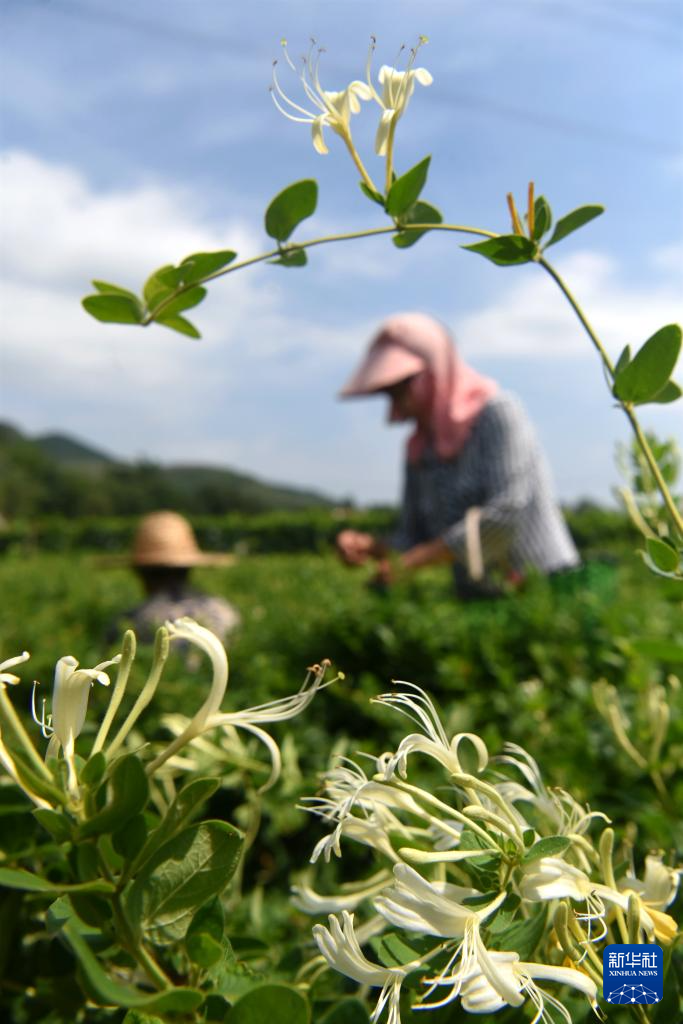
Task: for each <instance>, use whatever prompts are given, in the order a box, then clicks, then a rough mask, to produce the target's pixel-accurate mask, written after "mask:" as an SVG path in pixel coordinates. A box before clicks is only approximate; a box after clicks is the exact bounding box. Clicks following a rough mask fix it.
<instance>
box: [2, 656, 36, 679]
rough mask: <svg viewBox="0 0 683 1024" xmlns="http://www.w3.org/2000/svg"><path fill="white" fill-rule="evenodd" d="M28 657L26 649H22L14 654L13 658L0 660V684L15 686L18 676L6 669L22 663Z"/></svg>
mask: <svg viewBox="0 0 683 1024" xmlns="http://www.w3.org/2000/svg"><path fill="white" fill-rule="evenodd" d="M30 657H31V655H30V654H29V653H28V651H22V653H21V654H17V655H15V657H14V658H7V660H6V661H0V684H2V685H3V686H16V685H17V683H18V682H19V676H15V675H14V673H12V672H8V671H7V669H8V668H14V667H15V666H16V665H21V664H23V663H24V662H25V661H28V659H29V658H30Z"/></svg>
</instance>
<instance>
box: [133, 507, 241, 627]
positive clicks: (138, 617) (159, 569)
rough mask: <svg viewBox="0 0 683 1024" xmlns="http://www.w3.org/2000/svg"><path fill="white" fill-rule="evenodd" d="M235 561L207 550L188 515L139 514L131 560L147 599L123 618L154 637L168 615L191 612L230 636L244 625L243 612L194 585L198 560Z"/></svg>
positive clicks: (210, 562) (217, 563) (211, 563)
mask: <svg viewBox="0 0 683 1024" xmlns="http://www.w3.org/2000/svg"><path fill="white" fill-rule="evenodd" d="M233 562H234V557H233V556H232V555H229V554H216V553H208V552H205V551H202V550H201V549H200V547H199V545H198V544H197V540H196V537H195V535H194V531H193V529H192V526H191V525H190V523H189V522H188V521H187V519H185V518H184V516H181V515H179V514H178V513H177V512H151V513H150V514H149V515H146V516H144V517H143V519H141V520H140V523H139V525H138V528H137V531H136V534H135V539H134V541H133V550H132V553H131V557H130V562H129V564H130V565H131V567H132V568H133V569H134V570H135V572H136V574H137V576H138V577H139V579H140V581H141V582H142V585H143V587H144V590H145V595H146V596H145V600H144V601H143V602H142V604H140V605H138V606H137V607H135V608H132V609H131V610H130V611H128V612H126V613H125V615H124V616H123V617H122V619H123V620H125V622H126V623H127V624H129V625H130V626H131V628H132V629H134V630H135V633H136V634H137V636H138V638H139V639H141V640H150V639H152V637H153V635H154V632H155V630H156V629H157V628H158V627H159V626H160V625H162V624H163V623H164V622H165V621H166V620H167V619H178V618H181V617H182V616H183V615H188V616H190V618H192V619H196V620H197V622H199V623H200V624H201V625H202V626H206V628H207V629H210V630H211V631H212V632H213V633H215V634H216V635H217V636H218V637H219V638H220V639H221V640H225V638H226V637H227V636H229V635H230V634H231V633H232V632H233V631H234V630H235V629H236V628H237V626H239V624H240V621H241V620H240V615H239V612H238V611H237V609H236V608H235V607H234V606H233V605H232V604H230V602H229V601H225V600H224V599H223V598H222V597H213V596H211V595H209V594H204V593H202V592H201V591H198V590H196V589H194V588H193V587H192V586H191V583H190V575H191V571H192V569H193V568H195V567H197V566H207V567H208V566H222V565H223V566H224V565H232V564H233Z"/></svg>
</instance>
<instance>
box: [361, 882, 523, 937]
mask: <svg viewBox="0 0 683 1024" xmlns="http://www.w3.org/2000/svg"><path fill="white" fill-rule="evenodd" d="M480 895H481V894H480V893H479V891H478V890H477V889H473V888H471V887H469V886H463V885H453V884H452V883H451V882H429V881H427V879H426V878H423V877H422V875H421V874H420V873H419V872H418V871H416V870H415V869H414V868H411V867H410V865H409V864H397V865H396V866H395V867H394V885H393V886H391V887H390V888H389V889H387V890H386V891H385V892H384V893H383V894H382V895H381V896H378V897H377V899H376V900H375V901H374V906H375V909H376V910H377V912H378V913H380V914H381V915H382V917H384V918H385V919H386V920H387V921H388V922H389V923H390V924H393V925H395V926H396V927H397V928H404V929H405V930H406V931H410V932H419V933H420V934H421V935H437V936H439V937H440V938H448V939H451V938H462V936H463V935H464V934H465V932H466V930H467V928H468V926H469V925H471V924H472V923H474V922H476V923H477V924H479V923H480V922H482V921H485V920H486V919H487V917H490V915H491V914H492V913H494V911H495V910H497V909H498V907H499V906H500V905H501V903H502V902H503V900H504V899H505V896H506V893H500V894H499V895H498V896H496V898H495V899H493V900H491V902H490V903H487V904H486V905H485V906H483V907H474V906H470V905H467V904H465V903H464V902H463V901H464V900H466V899H472V898H473V897H477V896H480Z"/></svg>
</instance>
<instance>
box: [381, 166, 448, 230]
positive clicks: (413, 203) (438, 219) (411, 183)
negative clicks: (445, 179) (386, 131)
mask: <svg viewBox="0 0 683 1024" xmlns="http://www.w3.org/2000/svg"><path fill="white" fill-rule="evenodd" d="M430 161H431V157H429V156H428V157H425V159H424V160H421V161H420V163H418V164H416V165H415V166H414V167H412V168H411V169H410V170H409V171H406V173H405V174H402V175H401V177H400V178H396V180H395V181H394V182H393V184H392V186H391V188H390V189H389V192H388V193H387V198H386V203H385V204H384V205H385V209H386V211H387V213H388V214H389V215H390V216H391V217H394V219H395V220H396V221H397V222H398V223H399V225H400V226H401V227H409V226H410V225H411V224H442V223H443V216H442V215H441V212H440V211H439V210H437V208H436V207H435V206H432V204H431V203H427V202H425V201H424V200H421V199H420V198H419V197H420V195H421V193H422V189H423V188H424V186H425V184H426V181H427V174H428V172H429V164H430ZM426 231H427V229H425V231H399V232H398V233H397V234H395V235H394V236H393V243H394V245H395V246H396V248H397V249H408V248H410V246H411V245H415V243H416V242H417V241H419V239H420V238H422V236H423V235H424V234H426Z"/></svg>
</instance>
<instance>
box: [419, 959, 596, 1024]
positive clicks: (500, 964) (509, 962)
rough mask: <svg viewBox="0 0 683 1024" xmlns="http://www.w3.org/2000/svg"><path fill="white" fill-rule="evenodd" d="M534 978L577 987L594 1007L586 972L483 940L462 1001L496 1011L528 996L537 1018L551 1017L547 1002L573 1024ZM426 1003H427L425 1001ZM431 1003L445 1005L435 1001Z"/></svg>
mask: <svg viewBox="0 0 683 1024" xmlns="http://www.w3.org/2000/svg"><path fill="white" fill-rule="evenodd" d="M534 979H544V980H548V981H555V982H557V983H558V984H560V985H570V986H571V987H572V988H575V989H578V990H579V992H582V993H583V994H584V995H585V996H587V998H588V999H589V1000H590V1003H591V1006H593V1007H595V1006H596V1005H597V1004H596V997H597V986H596V984H595V982H594V981H592V980H591V978H589V977H588V975H587V974H584V973H583V971H578V970H575V969H574V968H571V967H555V966H553V965H551V964H547V965H546V964H536V963H524V962H522V961H521V960H520V958H519V955H518V954H517V953H507V952H498V951H496V950H487V949H485V948H484V946H483V943H482V944H481V945H480V948H479V950H478V956H477V961H476V964H474V965H473V966H472V967H471V969H470V970H469V971H468V973H467V974H466V975H465V976H464V977H463V978H462V979H461V983H460V1000H461V1002H462V1006H463V1009H465V1010H467V1012H468V1013H496V1012H497V1011H498V1010H502V1009H503V1008H504V1007H505V1006H520V1005H521V1004H522V1003H523V1002H524V997H525V996H528V997H529V998H530V999H531V1001H532V1003H533V1004H534V1006H535V1007H536V1015H535V1016H534V1018H533V1021H532V1024H535V1022H536V1021H548V1022H550V1021H551V1020H552V1018H551V1017H550V1016H549V1015H548V1014H547V1013H546V1008H545V1004H546V1003H548V1004H550V1006H551V1007H552V1008H553V1009H554V1010H557V1011H558V1013H559V1014H560V1015H561V1017H562V1018H563V1020H565V1021H566V1024H572V1018H571V1016H570V1014H569V1011H568V1010H567V1008H566V1007H565V1006H564V1005H563V1004H562V1003H561V1002H560V1001H559V1000H558V999H556V998H555V997H554V996H551V995H549V994H548V993H547V992H544V991H543V990H542V989H540V988H539V987H538V986H537V985H535V984H534ZM423 1005H425V1008H426V1005H427V1004H423ZM429 1005H431V1006H436V1005H442V1004H436V1003H432V1004H429Z"/></svg>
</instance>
